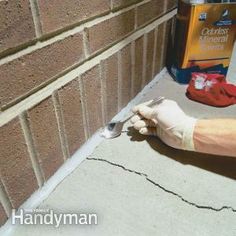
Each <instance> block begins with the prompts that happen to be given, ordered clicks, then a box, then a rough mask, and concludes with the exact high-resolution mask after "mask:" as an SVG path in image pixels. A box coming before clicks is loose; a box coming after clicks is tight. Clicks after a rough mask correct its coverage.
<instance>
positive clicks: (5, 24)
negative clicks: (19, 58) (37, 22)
mask: <svg viewBox="0 0 236 236" xmlns="http://www.w3.org/2000/svg"><path fill="white" fill-rule="evenodd" d="M0 22H1V24H0V53H2V52H3V51H5V50H7V49H12V48H15V47H17V46H19V45H21V44H25V43H27V42H28V41H31V40H32V39H34V38H35V29H34V23H33V18H32V14H31V10H30V4H29V1H28V0H18V1H15V0H2V1H0Z"/></svg>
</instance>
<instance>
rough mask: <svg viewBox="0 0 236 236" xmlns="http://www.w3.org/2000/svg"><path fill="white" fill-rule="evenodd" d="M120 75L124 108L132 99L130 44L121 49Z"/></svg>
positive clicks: (121, 100) (122, 105) (121, 102)
mask: <svg viewBox="0 0 236 236" xmlns="http://www.w3.org/2000/svg"><path fill="white" fill-rule="evenodd" d="M120 58H121V61H120V69H121V70H120V76H121V85H120V89H121V92H120V94H121V97H120V104H121V107H120V108H123V107H125V106H126V105H127V103H128V102H129V101H130V99H131V78H132V63H131V46H130V44H129V45H128V46H126V47H125V48H123V49H122V50H121V51H120Z"/></svg>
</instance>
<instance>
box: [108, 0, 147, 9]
mask: <svg viewBox="0 0 236 236" xmlns="http://www.w3.org/2000/svg"><path fill="white" fill-rule="evenodd" d="M141 1H143V0H112V9H117V8H122V7H127V6H130V5H132V4H135V3H138V2H141Z"/></svg>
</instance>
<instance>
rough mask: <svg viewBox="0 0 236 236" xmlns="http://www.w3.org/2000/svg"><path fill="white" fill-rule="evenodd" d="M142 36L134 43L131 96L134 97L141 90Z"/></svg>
mask: <svg viewBox="0 0 236 236" xmlns="http://www.w3.org/2000/svg"><path fill="white" fill-rule="evenodd" d="M143 40H144V39H143V36H142V37H141V38H138V39H137V40H136V41H135V67H134V81H133V96H136V95H137V94H138V93H139V92H140V91H141V89H142V79H143Z"/></svg>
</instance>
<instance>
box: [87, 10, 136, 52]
mask: <svg viewBox="0 0 236 236" xmlns="http://www.w3.org/2000/svg"><path fill="white" fill-rule="evenodd" d="M133 30H134V10H130V11H127V12H124V13H122V14H120V15H118V16H115V17H113V18H110V19H107V20H105V21H103V22H101V23H99V24H96V25H94V26H92V27H90V28H87V29H86V32H87V35H88V39H89V43H88V44H89V51H90V54H94V53H96V52H98V51H99V50H101V49H105V48H107V47H108V46H110V45H111V44H112V43H115V42H117V41H119V40H120V39H122V38H124V37H125V36H127V34H129V33H131V32H132V31H133Z"/></svg>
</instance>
